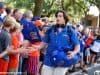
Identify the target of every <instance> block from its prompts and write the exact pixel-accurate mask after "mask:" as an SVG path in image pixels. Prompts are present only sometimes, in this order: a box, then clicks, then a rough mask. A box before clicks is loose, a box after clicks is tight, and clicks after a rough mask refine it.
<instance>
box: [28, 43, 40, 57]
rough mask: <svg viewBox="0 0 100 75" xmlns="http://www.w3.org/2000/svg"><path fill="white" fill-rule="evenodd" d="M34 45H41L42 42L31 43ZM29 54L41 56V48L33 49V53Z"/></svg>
mask: <svg viewBox="0 0 100 75" xmlns="http://www.w3.org/2000/svg"><path fill="white" fill-rule="evenodd" d="M32 45H40V42H36V43H34V44H30V46H32ZM29 56H40V50H36V51H33V52H32V53H29Z"/></svg>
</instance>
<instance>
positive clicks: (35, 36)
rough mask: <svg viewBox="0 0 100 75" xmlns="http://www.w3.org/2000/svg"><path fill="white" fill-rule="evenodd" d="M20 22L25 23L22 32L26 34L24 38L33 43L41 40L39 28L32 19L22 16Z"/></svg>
mask: <svg viewBox="0 0 100 75" xmlns="http://www.w3.org/2000/svg"><path fill="white" fill-rule="evenodd" d="M20 23H21V24H22V25H23V30H22V33H23V35H24V39H26V40H29V41H30V42H31V43H35V42H40V41H41V36H40V34H39V29H38V28H37V27H36V26H35V25H34V24H33V22H32V21H27V20H26V19H24V18H22V19H21V21H20Z"/></svg>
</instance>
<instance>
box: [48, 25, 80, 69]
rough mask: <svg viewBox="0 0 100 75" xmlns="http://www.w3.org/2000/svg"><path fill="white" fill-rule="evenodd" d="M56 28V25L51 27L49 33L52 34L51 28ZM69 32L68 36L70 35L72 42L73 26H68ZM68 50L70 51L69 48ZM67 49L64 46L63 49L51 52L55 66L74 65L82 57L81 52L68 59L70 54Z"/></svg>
mask: <svg viewBox="0 0 100 75" xmlns="http://www.w3.org/2000/svg"><path fill="white" fill-rule="evenodd" d="M52 29H54V30H55V31H56V29H55V26H53V27H51V29H49V32H48V34H50V32H51V30H52ZM67 32H68V36H69V37H70V42H71V44H73V43H72V41H71V26H67ZM67 51H70V49H69V50H67ZM67 51H66V49H64V48H62V49H59V50H54V51H53V52H52V54H51V62H52V63H53V65H54V66H55V67H58V66H60V67H70V66H72V65H74V64H75V63H76V62H77V61H78V60H79V59H80V55H79V54H76V55H75V56H74V57H73V58H72V59H68V58H67V57H68V55H69V53H68V52H67Z"/></svg>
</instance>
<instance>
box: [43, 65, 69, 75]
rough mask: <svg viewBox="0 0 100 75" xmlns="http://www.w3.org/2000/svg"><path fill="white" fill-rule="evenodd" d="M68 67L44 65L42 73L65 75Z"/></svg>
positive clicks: (44, 74)
mask: <svg viewBox="0 0 100 75" xmlns="http://www.w3.org/2000/svg"><path fill="white" fill-rule="evenodd" d="M67 70H68V68H64V67H57V68H54V67H49V66H46V65H43V67H42V71H41V75H65V74H66V72H67Z"/></svg>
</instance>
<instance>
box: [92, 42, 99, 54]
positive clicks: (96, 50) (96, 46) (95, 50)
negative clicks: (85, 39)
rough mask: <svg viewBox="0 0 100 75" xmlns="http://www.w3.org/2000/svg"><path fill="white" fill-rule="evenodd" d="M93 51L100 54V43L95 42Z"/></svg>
mask: <svg viewBox="0 0 100 75" xmlns="http://www.w3.org/2000/svg"><path fill="white" fill-rule="evenodd" d="M91 50H92V51H94V52H100V42H99V41H95V42H94V44H93V46H92V47H91Z"/></svg>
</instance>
